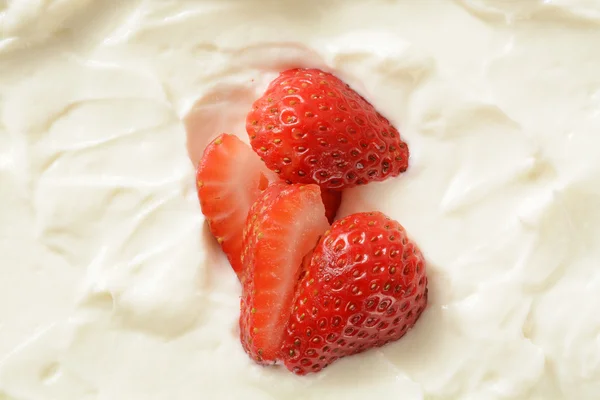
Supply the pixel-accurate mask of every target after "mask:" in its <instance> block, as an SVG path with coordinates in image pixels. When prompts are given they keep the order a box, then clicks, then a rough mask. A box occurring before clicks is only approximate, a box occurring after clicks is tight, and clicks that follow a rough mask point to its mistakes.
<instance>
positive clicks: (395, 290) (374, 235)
mask: <svg viewBox="0 0 600 400" xmlns="http://www.w3.org/2000/svg"><path fill="white" fill-rule="evenodd" d="M426 304H427V276H426V274H425V260H424V259H423V255H422V254H421V252H420V251H419V249H418V248H417V246H416V245H415V244H414V243H413V242H412V241H411V240H410V239H409V238H408V237H407V236H406V231H405V230H404V228H403V227H402V226H401V225H400V224H399V223H398V222H396V221H392V220H391V219H389V218H388V217H386V216H385V215H384V214H382V213H380V212H371V213H358V214H353V215H350V216H348V217H346V218H343V219H341V220H339V221H336V222H334V223H333V225H332V226H331V229H330V230H329V231H328V232H326V233H325V234H324V235H323V236H322V237H321V239H320V240H319V243H318V245H317V247H316V248H315V249H314V253H313V256H312V259H311V262H310V266H309V267H308V270H307V271H306V274H305V275H304V277H303V278H302V279H301V281H300V283H299V285H298V289H297V293H296V296H295V299H294V305H293V312H292V315H291V317H290V319H289V321H288V323H287V327H286V331H285V336H284V340H283V344H282V347H281V357H282V358H283V360H284V362H285V365H286V367H287V368H288V369H289V370H291V371H292V372H294V373H296V374H300V375H303V374H306V373H309V372H317V371H320V370H321V369H323V368H325V367H326V366H328V365H329V364H331V363H332V362H334V361H335V360H337V359H338V358H341V357H344V356H348V355H352V354H356V353H359V352H362V351H365V350H367V349H369V348H371V347H376V346H383V345H384V344H386V343H388V342H391V341H394V340H398V339H400V338H401V337H402V336H404V334H406V332H407V331H408V330H409V329H410V328H411V327H412V326H413V325H414V324H415V322H416V321H417V319H418V318H419V316H420V315H421V313H422V312H423V310H424V309H425V306H426Z"/></svg>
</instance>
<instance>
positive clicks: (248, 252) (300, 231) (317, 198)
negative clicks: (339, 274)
mask: <svg viewBox="0 0 600 400" xmlns="http://www.w3.org/2000/svg"><path fill="white" fill-rule="evenodd" d="M328 227H329V224H328V223H327V218H326V217H325V208H324V206H323V202H322V200H321V192H320V189H319V187H318V186H317V185H286V184H283V183H281V184H273V185H271V186H269V188H267V189H266V190H265V191H264V192H263V193H262V195H261V196H260V197H259V198H258V200H257V201H256V203H254V205H253V206H252V208H251V209H250V212H249V213H248V219H247V225H246V228H245V230H244V250H243V253H242V261H243V262H244V267H245V277H244V280H243V284H244V285H243V293H242V299H241V314H240V338H241V341H242V346H243V347H244V350H246V352H247V353H248V354H249V355H250V357H252V359H254V360H255V361H257V362H259V363H269V362H274V361H275V359H276V357H277V355H278V353H279V349H280V348H281V340H282V338H283V334H284V329H285V324H286V322H287V320H288V318H289V316H290V313H291V305H292V301H293V298H294V291H295V288H296V285H297V283H298V279H299V275H300V272H301V266H302V261H303V258H304V256H305V255H307V254H308V253H310V252H311V251H312V249H313V248H314V247H315V245H316V243H317V240H318V239H319V237H320V236H321V235H322V234H323V233H324V232H325V231H326V230H327V228H328Z"/></svg>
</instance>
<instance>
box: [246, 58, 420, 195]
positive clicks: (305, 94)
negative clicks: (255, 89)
mask: <svg viewBox="0 0 600 400" xmlns="http://www.w3.org/2000/svg"><path fill="white" fill-rule="evenodd" d="M246 130H247V131H248V135H249V136H250V144H251V145H252V148H253V149H254V151H256V152H257V153H258V155H259V156H260V157H261V158H262V159H263V160H264V162H265V164H266V165H267V167H268V168H269V169H271V170H273V171H275V172H276V173H278V174H279V175H280V177H281V178H283V179H284V180H287V181H288V182H289V183H290V182H291V183H317V184H318V185H320V186H321V187H322V188H327V189H338V190H339V189H343V188H347V187H352V186H355V185H361V184H366V183H368V182H371V181H382V180H384V179H386V178H388V177H393V176H397V175H398V174H400V173H401V172H404V171H405V170H406V168H407V167H408V156H409V152H408V147H407V145H406V143H404V142H403V141H402V140H401V139H400V134H399V133H398V130H397V129H396V128H394V127H393V126H392V125H391V124H390V122H389V121H388V120H387V119H386V118H384V117H383V116H382V115H381V114H379V113H378V112H377V110H375V108H374V107H373V106H372V105H371V104H370V103H369V102H367V101H366V100H365V99H364V98H363V97H361V96H360V95H359V94H358V93H356V92H355V91H354V90H353V89H352V88H350V87H349V86H348V85H347V84H345V83H344V82H342V81H341V80H340V79H338V78H336V77H335V76H334V75H331V74H329V73H325V72H322V71H320V70H317V69H292V70H288V71H284V72H282V73H281V74H280V75H279V77H278V78H276V79H275V80H274V81H273V82H271V84H270V85H269V87H268V88H267V91H266V92H265V94H264V95H263V96H262V97H261V98H259V99H258V100H257V101H256V102H255V103H254V105H253V107H252V110H251V111H250V113H249V114H248V117H247V119H246Z"/></svg>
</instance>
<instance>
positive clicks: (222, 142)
mask: <svg viewBox="0 0 600 400" xmlns="http://www.w3.org/2000/svg"><path fill="white" fill-rule="evenodd" d="M278 180H279V179H278V178H277V176H276V175H275V174H273V173H272V172H271V171H269V170H268V169H267V168H266V167H265V166H264V164H263V163H262V162H261V161H260V159H259V158H258V156H257V155H256V154H255V153H254V152H253V151H252V149H251V148H250V146H248V145H247V144H245V143H244V142H242V141H241V140H240V139H238V138H237V137H236V136H234V135H229V134H222V135H219V136H218V137H217V138H216V139H215V140H213V141H212V142H211V143H210V144H209V145H208V147H207V148H206V150H204V155H203V157H202V160H200V163H199V164H198V170H197V173H196V183H197V188H198V197H199V199H200V205H201V207H202V213H203V214H204V216H205V217H206V220H207V221H208V226H209V227H210V231H211V233H212V234H213V235H214V236H215V237H216V238H217V241H218V242H219V244H220V245H221V247H222V248H223V251H224V252H225V254H227V258H228V259H229V262H230V263H231V266H232V267H233V269H234V271H235V272H236V274H238V277H239V276H240V272H241V270H242V262H241V259H240V256H241V253H242V231H243V229H244V225H245V223H246V216H247V215H248V210H249V209H250V206H252V204H253V203H254V201H255V200H256V198H257V197H258V195H259V194H260V193H261V191H262V190H264V189H265V188H266V187H267V186H268V184H269V182H270V181H278Z"/></svg>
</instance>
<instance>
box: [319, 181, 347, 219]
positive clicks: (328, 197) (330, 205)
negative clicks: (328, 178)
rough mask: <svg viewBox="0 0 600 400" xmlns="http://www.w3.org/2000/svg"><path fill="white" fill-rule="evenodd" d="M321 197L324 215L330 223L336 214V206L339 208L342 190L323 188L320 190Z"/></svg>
mask: <svg viewBox="0 0 600 400" xmlns="http://www.w3.org/2000/svg"><path fill="white" fill-rule="evenodd" d="M321 197H322V198H323V204H324V205H325V215H326V216H327V220H328V221H329V223H330V224H331V223H332V222H333V220H334V218H335V215H336V214H337V211H338V208H340V204H342V192H338V191H336V190H327V189H323V190H321Z"/></svg>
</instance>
